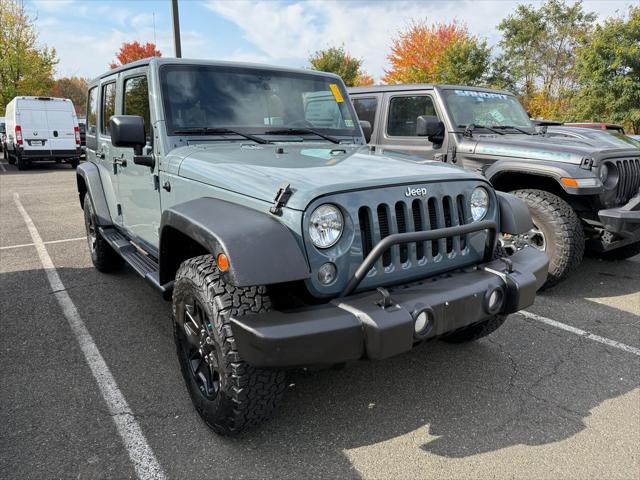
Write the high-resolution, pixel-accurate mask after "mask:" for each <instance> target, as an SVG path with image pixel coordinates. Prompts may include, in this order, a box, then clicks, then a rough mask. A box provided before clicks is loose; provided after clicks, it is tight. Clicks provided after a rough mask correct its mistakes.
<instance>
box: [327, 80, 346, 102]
mask: <svg viewBox="0 0 640 480" xmlns="http://www.w3.org/2000/svg"><path fill="white" fill-rule="evenodd" d="M329 88H330V89H331V93H333V98H335V99H336V102H338V103H342V102H344V98H342V93H341V92H340V88H338V85H336V84H335V83H330V84H329Z"/></svg>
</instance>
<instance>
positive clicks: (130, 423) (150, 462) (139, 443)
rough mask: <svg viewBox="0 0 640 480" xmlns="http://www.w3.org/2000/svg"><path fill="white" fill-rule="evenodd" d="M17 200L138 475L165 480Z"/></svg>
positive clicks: (48, 275) (65, 314) (17, 200)
mask: <svg viewBox="0 0 640 480" xmlns="http://www.w3.org/2000/svg"><path fill="white" fill-rule="evenodd" d="M13 201H14V202H15V204H16V206H17V207H18V210H19V211H20V215H22V218H23V219H24V222H25V223H26V224H27V228H28V229H29V233H30V234H31V239H32V240H33V244H34V246H35V247H36V251H37V252H38V256H39V257H40V262H41V263H42V267H43V268H44V271H45V273H46V274H47V279H48V280H49V285H51V289H52V290H53V293H54V295H55V297H56V300H57V301H58V304H59V305H60V308H62V312H63V313H64V316H65V317H66V319H67V321H68V322H69V326H70V327H71V331H72V332H73V334H74V335H75V337H76V340H77V341H78V344H79V345H80V349H81V350H82V353H83V354H84V358H85V360H86V361H87V364H88V365H89V368H90V369H91V373H93V376H94V378H95V380H96V382H97V384H98V387H99V388H100V392H101V393H102V397H103V398H104V400H105V402H106V404H107V407H108V409H109V413H110V414H111V417H112V418H113V421H114V422H115V424H116V428H117V429H118V433H119V434H120V437H122V441H123V442H124V446H125V448H126V449H127V453H128V454H129V458H130V459H131V461H132V462H133V466H134V468H135V471H136V474H137V476H138V478H139V479H141V480H147V479H149V480H151V479H160V480H163V479H164V478H165V474H164V471H163V470H162V467H161V466H160V464H159V463H158V460H157V459H156V457H155V455H154V453H153V451H152V450H151V447H150V446H149V444H148V443H147V440H146V439H145V437H144V434H143V433H142V429H141V428H140V425H138V422H136V420H135V417H134V415H133V412H132V411H131V409H130V408H129V405H128V404H127V400H126V399H125V398H124V395H123V394H122V392H121V391H120V389H119V388H118V385H117V383H116V381H115V379H114V378H113V375H112V374H111V371H110V370H109V367H108V366H107V364H106V362H105V361H104V358H102V355H101V354H100V351H99V350H98V347H97V345H96V344H95V342H94V341H93V338H92V337H91V334H90V333H89V330H87V327H86V326H85V324H84V322H83V321H82V318H80V314H79V313H78V310H77V308H76V306H75V304H74V303H73V301H72V300H71V297H70V296H69V294H68V293H67V291H66V290H65V286H64V284H63V283H62V281H61V280H60V276H59V275H58V272H57V270H56V269H55V267H54V265H53V262H52V261H51V257H50V256H49V253H48V252H47V249H46V247H45V245H44V242H43V241H42V238H41V237H40V234H39V233H38V230H37V229H36V226H35V225H34V223H33V221H32V220H31V217H30V216H29V214H28V213H27V211H26V210H25V209H24V207H23V206H22V202H21V201H20V196H19V195H18V194H17V193H14V194H13Z"/></svg>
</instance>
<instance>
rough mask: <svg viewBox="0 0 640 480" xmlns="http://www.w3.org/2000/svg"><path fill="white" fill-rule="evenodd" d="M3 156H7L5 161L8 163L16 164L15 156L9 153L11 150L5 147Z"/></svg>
mask: <svg viewBox="0 0 640 480" xmlns="http://www.w3.org/2000/svg"><path fill="white" fill-rule="evenodd" d="M4 156H5V157H7V162H9V165H15V164H16V157H14V156H13V155H11V152H10V151H9V150H7V149H5V151H4Z"/></svg>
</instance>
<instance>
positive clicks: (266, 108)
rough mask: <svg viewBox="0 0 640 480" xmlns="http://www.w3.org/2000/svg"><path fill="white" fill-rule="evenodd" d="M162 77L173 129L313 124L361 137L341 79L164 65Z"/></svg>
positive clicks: (261, 129) (255, 130) (255, 129)
mask: <svg viewBox="0 0 640 480" xmlns="http://www.w3.org/2000/svg"><path fill="white" fill-rule="evenodd" d="M160 72H161V73H160V78H161V84H162V96H163V99H164V110H165V119H166V122H167V128H168V131H169V133H170V134H173V133H174V132H176V131H180V132H186V131H188V130H189V129H198V128H200V129H202V128H206V129H215V128H220V129H222V128H228V129H237V130H242V131H243V132H246V133H252V134H254V135H256V134H258V135H259V134H263V133H266V132H268V131H269V130H283V129H289V128H292V129H293V128H297V129H303V128H309V129H314V130H316V131H322V132H324V133H326V134H330V135H345V136H360V131H359V129H358V128H357V125H356V121H355V114H354V113H353V110H352V108H351V106H350V103H349V100H348V97H347V94H346V92H345V91H344V87H343V86H342V82H339V81H336V80H335V79H333V78H330V77H325V76H322V75H314V74H311V73H309V74H307V73H295V72H282V71H272V70H267V69H259V68H244V67H228V66H207V65H204V66H202V65H166V66H163V67H162V68H161V71H160Z"/></svg>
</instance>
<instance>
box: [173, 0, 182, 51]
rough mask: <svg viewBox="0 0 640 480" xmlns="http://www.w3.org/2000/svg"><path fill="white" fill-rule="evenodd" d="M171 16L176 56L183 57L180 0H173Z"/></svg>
mask: <svg viewBox="0 0 640 480" xmlns="http://www.w3.org/2000/svg"><path fill="white" fill-rule="evenodd" d="M171 14H172V15H171V16H172V18H173V46H174V48H175V51H176V58H180V57H182V48H181V46H180V17H179V14H178V0H171Z"/></svg>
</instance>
